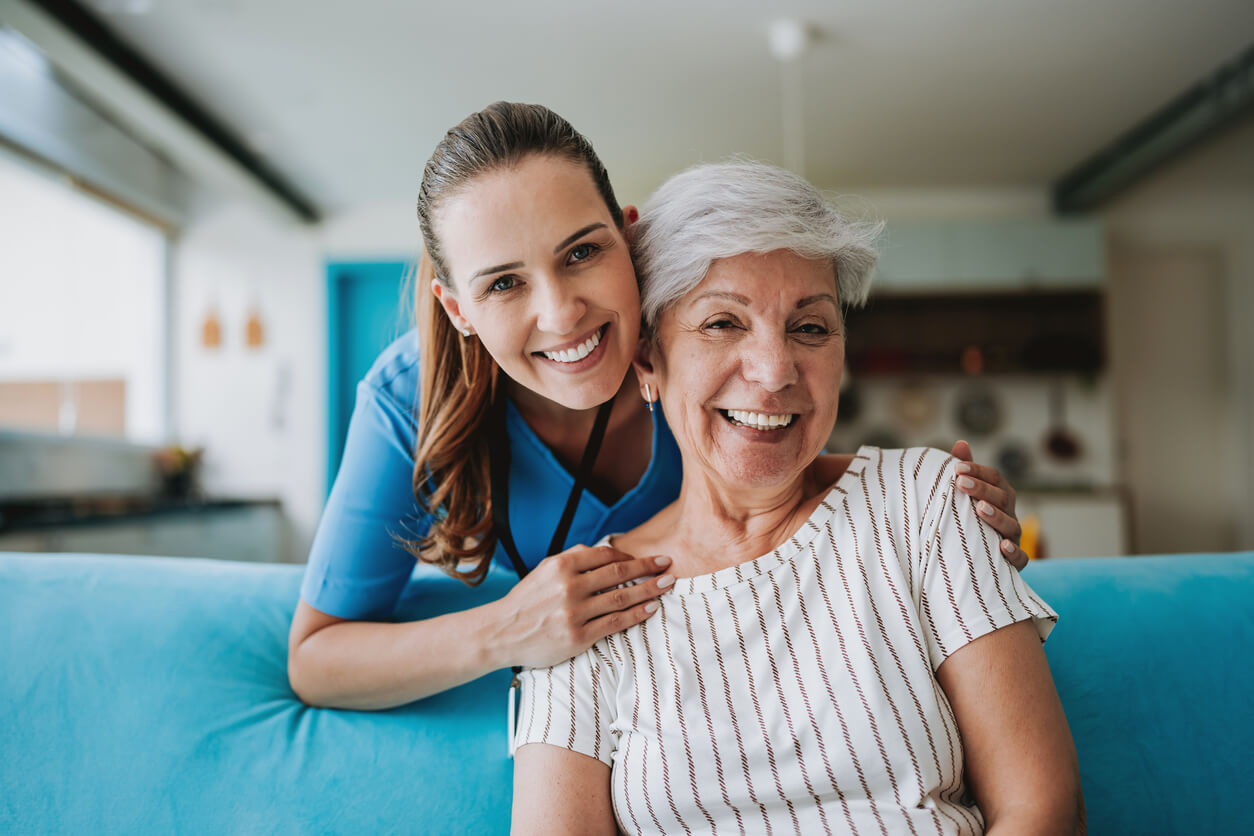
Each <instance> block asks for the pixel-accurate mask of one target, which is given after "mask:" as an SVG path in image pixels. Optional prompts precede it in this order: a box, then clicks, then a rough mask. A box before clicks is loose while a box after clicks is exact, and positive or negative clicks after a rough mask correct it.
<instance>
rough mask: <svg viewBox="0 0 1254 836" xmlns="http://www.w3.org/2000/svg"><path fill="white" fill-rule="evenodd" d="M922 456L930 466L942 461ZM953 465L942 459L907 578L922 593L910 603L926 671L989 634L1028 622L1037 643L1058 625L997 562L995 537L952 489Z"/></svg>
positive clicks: (1013, 572)
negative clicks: (920, 628) (915, 610)
mask: <svg viewBox="0 0 1254 836" xmlns="http://www.w3.org/2000/svg"><path fill="white" fill-rule="evenodd" d="M929 453H930V455H931V456H934V457H936V459H937V460H939V458H940V457H941V456H942V455H943V454H941V453H939V452H938V451H929ZM955 462H956V460H955V459H952V458H948V459H947V460H946V461H945V463H944V465H943V469H942V470H941V473H940V477H939V480H938V482H937V483H936V484H938V485H939V486H940V488H938V490H937V491H936V493H935V494H934V495H933V497H932V499H931V502H929V503H928V505H927V507H926V508H925V511H924V517H923V532H922V534H923V537H922V538H921V539H920V542H921V544H922V554H921V569H922V571H920V572H917V573H915V576H914V582H915V583H916V584H920V585H921V587H922V588H921V589H920V590H918V598H917V600H919V601H920V604H921V607H920V609H921V615H922V618H923V622H924V625H925V629H924V633H925V635H926V636H927V642H928V650H929V652H930V655H931V659H932V668H933V670H935V669H936V668H938V667H940V664H941V662H943V661H945V659H947V658H949V656H950V654H952V653H953V652H954V651H956V650H958V649H959V648H960V647H963V646H964V645H967V644H969V643H971V642H973V641H975V640H976V639H978V638H979V637H981V636H983V635H986V634H988V633H991V632H993V631H994V630H998V629H1000V628H1002V627H1008V626H1009V625H1011V624H1015V623H1017V622H1020V621H1027V620H1031V621H1032V623H1033V625H1034V626H1035V627H1036V630H1037V633H1038V634H1039V635H1040V637H1041V641H1044V640H1045V638H1046V636H1048V635H1049V633H1050V631H1051V630H1052V629H1053V627H1054V624H1055V623H1056V622H1057V621H1058V614H1057V613H1056V612H1054V610H1053V609H1051V608H1050V607H1049V605H1047V604H1046V603H1045V602H1044V601H1042V600H1041V599H1040V598H1039V597H1038V596H1037V595H1036V593H1035V592H1033V591H1032V589H1031V587H1029V586H1028V584H1027V583H1026V582H1025V581H1024V580H1023V578H1022V577H1021V576H1020V575H1019V572H1018V570H1016V569H1015V568H1014V567H1013V566H1012V565H1010V562H1009V561H1007V560H1006V559H1005V557H1003V556H1002V554H1001V552H1000V551H999V550H998V548H997V544H998V543H999V542H1000V538H999V537H998V536H997V533H996V532H995V531H993V530H992V529H991V528H989V527H988V526H987V525H986V524H985V523H984V522H982V521H981V520H980V518H979V517H978V516H977V515H976V513H975V502H974V500H972V499H971V497H969V496H967V495H966V494H963V493H960V492H959V491H958V490H957V488H956V487H955V481H956V479H957V474H956V472H955V471H954V469H953V467H954V464H955ZM933 472H935V470H934V469H933Z"/></svg>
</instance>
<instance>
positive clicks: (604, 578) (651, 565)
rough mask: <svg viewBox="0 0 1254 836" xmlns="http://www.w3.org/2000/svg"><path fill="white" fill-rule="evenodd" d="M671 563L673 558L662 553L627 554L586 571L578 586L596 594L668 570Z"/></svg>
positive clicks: (588, 592)
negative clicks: (646, 554)
mask: <svg viewBox="0 0 1254 836" xmlns="http://www.w3.org/2000/svg"><path fill="white" fill-rule="evenodd" d="M619 554H622V553H621V552H619ZM670 565H671V559H670V558H669V557H665V556H662V555H651V556H649V557H631V556H627V557H626V558H625V559H616V560H613V561H610V562H607V563H605V564H604V565H602V566H599V567H597V568H593V569H588V570H586V571H584V573H583V574H582V575H581V576H580V577H579V579H578V582H577V588H578V589H579V590H580V591H581V592H583V593H584V594H586V595H595V594H597V593H598V592H605V591H606V590H609V589H613V588H614V587H616V586H621V585H622V584H625V583H629V582H631V581H634V580H637V579H639V578H647V577H652V576H653V575H656V574H658V573H660V572H664V571H666V569H667V568H668V567H669V566H670Z"/></svg>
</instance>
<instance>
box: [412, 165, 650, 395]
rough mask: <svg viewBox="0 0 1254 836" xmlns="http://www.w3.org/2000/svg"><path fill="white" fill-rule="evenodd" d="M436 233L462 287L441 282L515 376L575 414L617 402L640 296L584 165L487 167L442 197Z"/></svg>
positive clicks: (457, 310)
mask: <svg viewBox="0 0 1254 836" xmlns="http://www.w3.org/2000/svg"><path fill="white" fill-rule="evenodd" d="M634 211H635V210H634V209H633V208H632V207H624V214H625V215H628V216H630V215H632V214H634ZM436 232H437V234H438V235H439V236H440V243H441V246H442V247H443V250H444V255H445V261H446V263H447V266H448V270H449V273H450V274H451V275H450V277H449V278H450V280H451V282H452V288H451V289H450V288H445V287H443V286H441V285H439V284H438V283H437V284H436V286H435V287H434V288H433V289H434V290H435V291H436V293H437V295H438V296H440V300H441V302H442V303H443V304H444V308H445V310H446V311H447V312H448V313H449V316H450V317H451V318H452V319H453V321H454V324H455V325H457V326H458V327H459V328H460V327H463V326H467V327H469V328H470V329H471V330H473V331H474V332H475V334H477V337H471V338H470V339H480V340H482V341H483V345H484V347H485V348H487V350H488V352H489V353H491V355H492V356H493V358H494V359H495V360H496V362H497V363H498V364H499V365H500V367H501V369H502V371H504V372H505V374H507V375H508V376H509V377H510V378H511V379H512V380H513V381H515V382H516V383H518V384H521V385H522V386H524V387H526V388H527V389H529V390H531V391H532V392H535V393H536V394H538V395H541V396H543V397H545V398H547V399H549V400H550V401H555V402H557V403H560V404H562V405H563V406H566V407H569V408H571V409H588V408H591V407H594V406H596V405H598V404H601V403H604V402H605V401H607V400H609V399H610V398H611V397H613V395H614V393H615V392H617V391H618V388H619V386H620V385H621V384H622V382H623V378H624V376H625V375H626V374H627V369H628V367H629V366H630V364H631V358H632V353H633V351H634V350H635V346H636V341H637V339H638V337H639V333H640V292H639V289H638V288H637V287H636V273H635V269H634V268H633V267H632V263H631V253H630V252H629V250H628V246H627V241H626V239H625V238H624V237H623V230H622V229H619V228H618V226H616V225H615V223H614V219H613V217H612V216H611V215H610V210H609V207H608V206H606V205H605V200H604V199H603V198H602V197H601V194H600V192H599V191H597V188H596V185H595V183H594V182H593V179H592V175H591V174H590V173H589V172H588V169H587V168H586V167H585V166H583V165H581V164H579V163H576V162H572V161H570V160H568V159H565V158H562V157H556V156H552V155H532V156H530V157H526V158H524V159H523V160H522V161H521V162H519V163H518V164H516V165H513V166H508V167H505V168H500V169H496V170H494V171H489V172H487V173H485V174H482V175H480V176H478V177H476V178H475V179H474V180H472V181H471V182H470V183H469V184H468V185H467V186H466V187H465V188H464V189H462V190H461V191H459V192H457V193H455V194H454V195H453V196H451V197H449V198H448V199H446V200H445V201H443V202H442V203H441V205H440V206H439V208H438V210H437V214H436ZM450 291H451V292H450Z"/></svg>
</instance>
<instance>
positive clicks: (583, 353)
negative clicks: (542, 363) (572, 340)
mask: <svg viewBox="0 0 1254 836" xmlns="http://www.w3.org/2000/svg"><path fill="white" fill-rule="evenodd" d="M600 344H601V332H600V331H597V332H596V333H595V334H593V335H592V336H591V337H588V339H587V340H585V341H584V342H583V344H581V345H577V346H575V347H574V348H568V349H566V350H565V351H541V352H540V353H541V354H543V355H544V356H545V357H547V358H549V359H550V360H556V361H557V362H559V363H574V362H576V361H578V360H582V359H583V358H585V357H587V356H588V355H589V354H591V353H592V350H593V349H594V348H596V347H597V346H598V345H600Z"/></svg>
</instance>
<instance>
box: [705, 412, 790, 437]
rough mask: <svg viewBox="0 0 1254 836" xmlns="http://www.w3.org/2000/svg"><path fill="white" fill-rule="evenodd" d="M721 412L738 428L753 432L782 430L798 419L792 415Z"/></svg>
mask: <svg viewBox="0 0 1254 836" xmlns="http://www.w3.org/2000/svg"><path fill="white" fill-rule="evenodd" d="M719 412H720V413H721V414H722V416H723V417H724V418H726V419H727V420H728V421H730V422H731V423H733V424H735V425H736V426H738V427H748V428H749V429H751V430H761V431H764V432H770V431H772V430H782V429H783V428H784V427H787V426H788V425H789V424H791V423H792V421H793V418H795V417H796V416H795V415H793V414H792V413H782V414H771V413H767V412H750V411H749V410H746V409H720V410H719Z"/></svg>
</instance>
